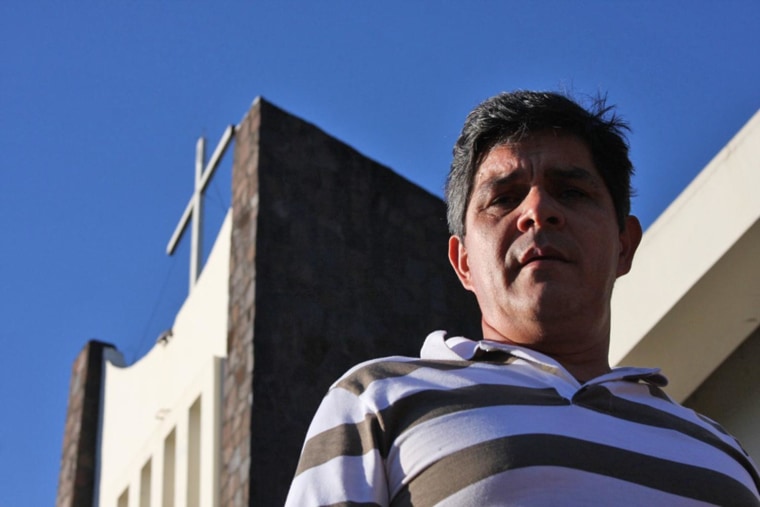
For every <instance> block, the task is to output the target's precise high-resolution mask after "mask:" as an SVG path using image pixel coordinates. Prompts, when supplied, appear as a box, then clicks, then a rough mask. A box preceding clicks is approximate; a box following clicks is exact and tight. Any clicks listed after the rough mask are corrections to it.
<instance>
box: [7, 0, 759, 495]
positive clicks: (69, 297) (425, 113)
mask: <svg viewBox="0 0 760 507" xmlns="http://www.w3.org/2000/svg"><path fill="white" fill-rule="evenodd" d="M759 25H760V2H757V1H745V2H742V1H734V0H727V1H721V2H718V1H713V2H704V1H690V2H684V1H682V2H661V1H654V0H652V1H645V2H644V1H642V2H634V1H617V2H611V1H607V0H600V1H576V2H568V1H565V0H558V1H542V2H526V1H519V2H518V1H496V0H489V1H472V0H470V1H464V0H462V1H458V2H454V1H432V0H430V1H417V2H409V1H385V2H355V1H324V2H306V1H303V2H291V1H256V2H252V1H250V2H245V3H242V2H233V1H227V2H215V3H212V2H210V1H205V2H204V1H200V0H193V1H183V2H179V1H163V2H149V1H129V2H127V1H109V2H92V1H90V2H86V1H80V2H49V3H43V2H35V1H32V2H20V1H15V2H14V1H10V0H9V1H5V2H2V4H0V146H1V147H2V150H0V160H1V161H2V169H0V171H1V172H0V231H2V236H1V237H2V240H1V241H2V262H0V283H1V285H0V287H2V288H1V289H0V303H1V306H0V308H2V314H0V316H1V317H2V318H1V319H0V345H1V346H2V354H1V355H0V401H1V402H2V405H0V406H1V407H2V417H0V506H1V507H6V506H8V507H11V506H21V505H24V506H46V505H52V504H53V502H54V498H55V492H56V487H57V481H58V470H59V463H60V456H61V443H62V436H63V429H64V419H65V414H66V403H67V395H68V387H69V376H70V372H71V365H72V362H73V360H74V358H75V357H76V355H77V353H78V352H79V350H80V349H81V348H82V347H83V345H84V344H85V343H86V342H87V340H88V339H91V338H97V339H100V340H103V341H107V342H111V343H113V344H115V345H116V346H117V347H118V348H119V350H121V351H122V352H123V353H124V355H125V357H126V359H127V360H128V361H129V362H134V361H135V360H136V359H138V358H139V357H141V356H142V355H144V354H145V353H146V352H147V351H148V350H149V348H150V347H151V345H152V344H153V343H154V342H155V339H156V337H157V336H158V335H159V334H160V332H161V331H163V330H164V329H167V328H169V327H171V325H172V321H173V316H174V313H175V312H176V311H177V309H178V308H179V306H180V304H181V302H182V301H183V299H184V297H185V295H186V292H187V270H188V253H187V252H188V250H189V248H188V246H187V242H186V241H185V242H183V247H182V248H180V250H179V252H178V253H177V254H176V255H175V256H174V257H167V256H166V254H165V252H164V249H165V247H166V243H167V242H168V240H169V238H170V236H171V234H172V232H173V230H174V227H175V225H176V223H177V221H178V220H179V217H180V215H181V213H182V211H183V209H184V207H185V205H186V204H187V201H188V199H189V197H190V194H191V191H192V186H193V164H194V157H195V141H196V139H197V137H198V136H200V135H206V136H207V137H208V138H209V145H210V148H209V151H211V149H213V147H214V146H215V145H216V142H217V140H218V139H219V137H220V136H221V134H222V132H223V130H224V128H225V127H226V125H228V124H234V123H238V122H239V121H240V120H241V119H242V117H243V115H244V114H245V113H246V111H247V110H248V108H249V106H250V104H251V102H252V101H253V99H254V98H255V97H256V96H258V95H262V96H264V97H265V98H267V99H268V100H270V101H271V102H273V103H275V104H276V105H278V106H280V107H282V108H284V109H286V110H287V111H290V112H291V113H293V114H295V115H297V116H299V117H301V118H303V119H305V120H307V121H309V122H312V123H314V124H316V125H317V126H319V127H321V128H322V129H323V130H325V131H327V132H328V133H330V134H332V135H334V136H336V137H338V138H339V139H341V140H343V141H344V142H346V143H348V144H349V145H351V146H353V147H355V148H356V149H358V150H359V151H361V152H362V153H364V154H365V155H367V156H369V157H371V158H373V159H375V160H377V161H379V162H380V163H382V164H384V165H387V166H389V167H391V168H393V169H394V170H396V171H397V172H399V173H401V174H402V175H404V176H405V177H406V178H408V179H409V180H411V181H413V182H415V183H417V184H419V185H421V186H423V187H424V188H426V189H428V190H429V191H431V192H433V193H436V194H438V195H441V189H442V185H443V180H444V177H445V173H446V171H447V168H448V164H449V157H450V152H451V146H452V144H453V142H454V140H455V138H456V136H457V134H458V131H459V128H460V127H461V123H462V120H463V119H464V116H465V115H466V114H467V112H468V111H469V110H470V109H471V108H472V107H473V106H474V105H476V104H477V103H478V102H480V101H481V100H483V99H485V98H486V97H488V96H490V95H492V94H494V93H497V92H499V91H503V90H511V89H516V88H540V89H550V90H560V91H567V92H570V93H572V94H573V95H575V96H576V97H579V98H581V99H582V98H583V97H585V96H589V95H594V94H596V93H598V92H602V93H607V94H608V97H609V100H610V102H612V103H614V104H617V105H618V107H619V111H620V112H621V114H622V115H623V116H624V117H626V118H627V119H628V120H629V122H630V123H631V126H632V128H633V133H632V134H631V136H630V141H631V146H632V158H633V161H634V164H635V165H636V167H637V176H636V178H635V180H634V184H635V186H636V187H637V188H638V197H637V198H636V199H635V201H634V205H633V207H634V212H635V213H637V214H638V215H639V216H640V217H641V219H642V222H643V223H644V225H645V226H647V225H649V224H651V223H652V221H653V220H654V219H655V218H656V217H657V216H658V215H659V214H660V213H661V212H662V211H663V210H664V209H665V207H666V206H667V205H668V204H669V203H670V202H671V201H672V200H673V199H674V198H675V197H676V196H677V195H678V193H679V192H680V191H681V190H683V188H684V187H685V186H686V185H687V184H688V183H689V182H690V181H691V180H692V179H693V178H694V176H695V175H696V174H697V173H698V172H699V171H700V170H701V169H702V168H703V167H704V166H705V165H706V164H707V163H708V162H709V161H710V159H711V158H712V157H713V156H714V155H715V154H716V153H717V152H718V151H719V150H720V149H721V147H722V146H723V145H724V144H725V143H726V142H727V141H728V140H729V139H730V138H731V137H732V136H733V135H734V134H735V133H736V132H737V131H738V130H739V129H740V128H741V127H742V125H743V124H744V123H745V122H746V121H747V120H748V119H749V118H750V117H751V116H752V115H753V114H754V113H755V112H756V111H757V110H758V108H759V107H760V59H759V58H758V48H760V29H758V26H759ZM228 172H229V170H228V169H227V174H225V171H224V170H222V171H221V172H220V174H219V175H218V177H217V178H216V179H215V181H214V183H213V184H212V185H211V187H210V188H209V190H208V198H207V204H206V205H207V209H208V210H209V215H210V219H209V224H210V225H209V227H211V228H212V229H211V230H210V231H209V233H208V236H209V237H211V238H212V237H213V236H214V235H215V232H216V231H215V230H213V226H214V221H215V220H217V219H214V218H213V217H211V216H212V215H214V213H215V214H216V216H218V217H221V216H222V214H223V212H224V210H226V208H227V207H228V206H229V202H230V199H229V174H228ZM441 255H445V252H444V251H443V250H442V251H441ZM634 269H635V264H634ZM419 338H420V340H421V339H422V337H419ZM650 366H652V365H650Z"/></svg>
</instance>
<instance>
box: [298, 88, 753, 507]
mask: <svg viewBox="0 0 760 507" xmlns="http://www.w3.org/2000/svg"><path fill="white" fill-rule="evenodd" d="M625 128H626V126H625V124H624V123H623V122H622V121H620V120H619V119H618V118H617V117H616V116H615V115H614V114H612V111H611V109H610V108H608V107H606V106H605V105H604V103H603V101H599V103H597V104H595V106H594V107H593V108H592V109H591V110H590V111H587V110H585V109H583V108H582V107H580V106H579V105H577V104H576V103H575V102H573V101H571V100H570V99H568V98H566V97H564V96H561V95H558V94H553V93H538V92H515V93H509V94H501V95H498V96H496V97H493V98H491V99H489V100H487V101H485V102H484V103H482V104H480V105H479V106H478V107H477V108H476V109H475V110H473V111H472V112H471V113H470V115H469V116H468V117H467V120H466V122H465V125H464V128H463V130H462V133H461V135H460V137H459V139H458V141H457V143H456V146H455V147H454V159H453V162H452V166H451V171H450V173H449V177H448V180H447V186H446V198H447V203H448V221H449V228H450V230H451V234H452V235H451V239H450V241H449V259H450V261H451V264H452V266H453V268H454V270H455V272H456V274H457V276H458V277H459V279H460V280H461V282H462V284H463V285H464V287H465V288H466V289H468V290H470V291H472V292H473V293H474V294H475V296H476V298H477V301H478V304H479V306H480V309H481V312H482V328H483V340H481V341H472V340H469V339H466V338H462V337H455V338H449V339H445V333H443V332H435V333H432V334H431V335H430V336H428V338H427V339H426V340H425V344H424V345H423V348H422V352H421V358H420V359H414V358H406V357H391V358H385V359H379V360H375V361H369V362H367V363H363V364H361V365H358V366H356V367H355V368H353V369H352V370H350V371H349V372H348V373H347V374H346V375H344V376H343V377H342V378H341V379H340V380H339V381H338V382H336V383H335V384H334V385H333V387H332V388H331V389H330V392H329V393H328V394H327V396H326V397H325V399H324V401H323V403H322V405H321V407H320V409H319V411H318V412H317V415H316V416H315V418H314V421H313V423H312V426H311V428H310V429H309V432H308V434H307V440H306V443H305V445H304V449H303V453H302V456H301V461H300V463H299V466H298V470H297V472H296V476H295V479H294V481H293V484H292V486H291V491H290V495H289V497H288V505H292V506H296V505H297V506H308V505H421V506H422V505H424V506H427V505H464V506H485V505H528V506H557V505H563V506H564V505H646V506H666V505H667V506H674V505H682V506H687V505H688V506H692V505H694V506H696V505H742V506H744V505H760V496H759V495H758V485H759V484H760V478H759V477H758V472H757V469H756V468H755V466H754V464H753V463H752V461H751V460H750V458H749V457H748V456H747V454H746V453H745V452H744V451H743V450H742V449H741V447H740V446H739V445H738V444H737V443H736V442H735V440H734V439H733V438H732V437H730V436H729V435H727V434H726V433H725V432H724V431H723V430H721V429H720V428H719V427H718V426H717V425H716V424H715V423H712V422H711V421H708V420H706V419H705V418H703V417H701V416H699V415H697V414H695V413H694V412H693V411H691V410H688V409H686V408H684V407H681V406H680V405H678V404H676V403H674V402H673V401H672V400H670V399H669V398H668V397H667V395H665V394H664V392H663V391H662V390H661V389H660V387H661V386H663V385H665V383H666V380H665V379H664V377H663V376H662V375H660V374H659V371H658V370H656V369H642V368H615V369H611V368H610V366H609V362H608V359H607V355H608V349H609V332H610V298H611V295H612V288H613V285H614V282H615V279H616V278H617V277H619V276H622V275H624V274H626V273H627V272H628V271H629V269H630V267H631V262H632V260H633V255H634V252H635V251H636V247H637V246H638V244H639V240H640V239H641V226H640V225H639V222H638V220H637V219H636V218H635V217H633V216H631V215H630V214H629V212H630V194H631V190H630V177H631V173H632V165H631V162H630V160H629V157H628V146H627V142H626V140H625V136H624V130H625Z"/></svg>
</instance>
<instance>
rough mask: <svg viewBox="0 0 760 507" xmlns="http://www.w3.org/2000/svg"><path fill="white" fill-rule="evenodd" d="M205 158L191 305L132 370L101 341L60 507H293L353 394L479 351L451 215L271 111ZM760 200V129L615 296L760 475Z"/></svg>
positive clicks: (736, 149) (84, 380) (72, 421)
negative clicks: (394, 366)
mask: <svg viewBox="0 0 760 507" xmlns="http://www.w3.org/2000/svg"><path fill="white" fill-rule="evenodd" d="M204 153H205V149H204V146H203V142H202V141H201V142H200V143H199V146H198V161H197V163H196V174H195V182H196V185H195V193H194V195H193V197H192V198H191V200H190V203H189V204H188V206H187V209H186V210H185V213H184V215H183V217H182V220H181V221H180V224H179V226H178V228H177V231H176V232H175V234H174V236H173V237H172V239H171V241H170V244H169V248H168V250H169V251H172V250H173V249H174V247H175V246H176V244H177V242H178V241H180V239H182V240H184V241H187V240H188V239H190V241H191V244H192V248H191V268H190V291H189V294H188V297H187V299H186V300H185V302H184V304H183V306H182V307H181V309H180V310H179V312H178V313H177V315H176V318H175V321H174V324H173V326H172V328H171V330H170V331H168V332H166V333H164V334H163V335H162V336H161V337H160V338H159V339H158V341H157V342H156V344H155V345H154V346H153V348H152V349H151V350H150V351H149V352H148V353H147V354H146V355H145V356H144V357H142V358H141V359H139V360H138V361H137V362H135V363H134V364H131V365H126V364H125V363H124V360H123V358H122V355H121V353H120V352H119V351H118V350H117V349H116V348H115V347H114V346H112V345H110V344H108V343H103V342H99V341H91V342H89V343H87V344H86V345H85V346H84V348H83V349H82V351H81V352H80V353H79V355H78V356H77V358H76V359H75V361H74V364H73V367H72V377H71V385H70V391H69V402H68V412H67V418H66V426H65V429H64V442H63V453H62V460H61V469H60V478H59V486H58V496H57V499H56V506H57V507H74V506H77V507H78V506H90V505H97V506H100V507H200V506H203V507H243V506H254V505H255V506H270V505H271V506H275V505H282V504H283V503H284V500H285V495H286V493H287V489H288V486H289V483H290V480H291V479H292V477H293V474H294V471H295V467H296V462H297V460H298V456H299V451H300V448H301V445H302V443H303V439H304V436H305V434H306V429H307V426H308V424H309V422H310V420H311V417H312V416H313V414H314V412H315V410H316V408H317V405H318V404H319V402H320V400H321V398H322V396H323V395H324V394H325V392H326V391H327V389H328V387H329V385H330V384H331V383H332V382H333V381H334V380H335V379H336V378H337V377H338V376H339V375H341V374H342V373H343V372H344V371H346V370H347V369H348V368H349V367H351V366H353V365H354V364H356V363H358V362H360V361H363V360H365V359H370V358H375V357H381V356H388V355H412V356H416V355H418V353H419V348H420V346H421V344H422V341H423V340H424V337H425V336H426V335H427V334H428V333H429V332H431V331H433V330H436V329H446V330H448V331H449V332H450V333H451V334H452V335H464V336H472V337H478V336H480V333H481V331H480V316H479V311H478V308H477V305H476V302H475V299H474V297H473V296H472V295H471V294H469V293H468V292H466V291H465V290H464V289H462V287H461V286H460V284H459V281H458V280H457V279H456V276H455V275H454V272H453V270H452V269H451V267H450V265H449V263H448V259H447V258H446V255H445V252H446V248H447V247H446V245H447V241H448V231H447V226H446V221H445V205H444V203H443V202H442V200H441V199H439V198H438V197H436V196H434V195H432V194H430V193H428V192H426V191H425V190H423V189H421V188H419V187H417V186H416V185H414V184H412V183H411V182H409V181H407V180H405V179H404V178H402V177H401V176H399V175H397V174H395V173H394V172H393V171H391V170H390V169H389V168H387V167H383V166H382V165H380V164H378V163H376V162H374V161H372V160H370V159H368V158H367V157H365V156H363V155H362V154H360V153H358V152H357V151H355V150H354V149H352V148H351V147H349V146H347V145H345V144H344V143H342V142H340V141H339V140H337V139H335V138H333V137H331V136H329V135H328V134H326V133H324V132H323V131H321V130H320V129H318V128H317V127H315V126H314V125H311V124H309V123H307V122H305V121H303V120H301V119H299V118H296V117H294V116H292V115H290V114H288V113H287V112H285V111H283V110H281V109H279V108H278V107H276V106H274V105H272V104H271V103H269V102H267V101H265V100H264V99H261V98H259V99H256V100H255V101H254V103H253V105H252V107H251V109H250V110H249V111H248V112H247V114H246V115H245V117H244V118H243V120H242V121H241V122H240V123H239V124H238V125H235V126H231V127H230V128H229V129H228V130H227V131H226V132H225V134H224V135H223V136H222V139H221V140H220V141H219V143H218V145H217V148H216V150H215V151H214V152H213V154H212V156H211V157H210V159H209V160H208V161H206V160H205V155H204ZM223 157H232V189H231V192H232V206H231V209H230V210H229V212H228V213H227V216H226V218H225V219H224V222H223V225H222V226H221V229H220V230H219V233H218V235H217V237H216V239H215V242H214V245H213V247H212V249H211V253H210V254H209V255H208V259H207V260H206V262H205V265H204V266H203V267H202V268H201V262H200V254H199V252H200V219H201V211H202V193H203V189H204V188H205V186H206V185H207V184H208V181H209V179H210V178H211V177H212V176H213V171H214V169H215V167H216V166H217V164H218V163H219V161H220V160H221V159H222V158H223ZM758 188H760V113H758V114H756V115H755V116H754V117H753V118H752V119H751V120H750V121H749V122H748V124H747V125H746V126H745V127H744V128H743V129H742V130H741V131H740V132H739V133H738V134H737V135H736V136H735V137H734V139H732V140H731V141H730V142H729V143H728V145H726V147H725V148H724V149H723V150H722V151H721V152H720V153H719V154H717V156H716V157H715V158H714V159H713V161H712V162H710V164H709V165H708V166H707V167H706V168H705V169H704V170H703V171H702V172H701V173H700V174H699V175H698V176H697V177H696V178H695V180H694V181H693V182H692V183H691V184H690V185H689V187H687V188H686V189H685V190H684V192H683V193H682V194H681V195H680V196H679V197H678V198H677V199H676V200H675V201H674V202H673V203H672V205H671V206H670V207H669V208H668V209H667V210H666V211H665V212H664V213H663V214H662V215H661V216H660V217H659V218H658V220H657V221H656V222H655V223H654V224H653V225H652V226H651V227H650V228H649V229H648V230H647V231H646V233H645V235H644V239H643V241H642V244H641V246H640V248H639V252H638V254H637V257H636V259H635V261H634V265H633V269H632V271H631V273H630V274H628V275H627V276H625V277H623V278H621V279H620V280H619V281H618V284H617V286H616V288H615V291H614V296H613V329H612V349H611V361H612V362H613V364H626V365H639V366H659V367H662V369H663V372H664V373H665V374H666V376H668V378H669V379H670V381H671V383H670V385H669V387H668V388H667V389H666V391H668V392H669V394H670V395H671V396H672V397H673V398H675V399H676V400H677V401H680V402H683V403H685V404H686V405H687V406H690V407H692V408H694V409H695V410H697V411H699V412H701V413H703V414H705V415H707V416H708V417H711V418H713V419H716V420H718V421H719V422H720V423H721V424H723V425H724V426H725V427H726V428H727V429H728V430H729V431H731V432H732V433H733V434H734V435H736V436H737V437H738V438H739V439H740V440H741V441H742V443H743V444H744V446H745V448H746V449H747V450H748V451H749V453H750V454H751V455H753V457H754V458H755V460H756V461H758V459H759V458H760V369H758V368H756V367H755V362H756V360H757V359H758V358H760V327H759V326H758V324H759V323H760V262H758V259H760V199H758V198H757V196H756V189H758ZM186 231H187V232H189V233H190V236H191V237H190V238H186V237H184V236H187V234H186V233H185V232H186ZM183 233H185V234H183Z"/></svg>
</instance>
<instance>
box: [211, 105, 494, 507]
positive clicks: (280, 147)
mask: <svg viewBox="0 0 760 507" xmlns="http://www.w3.org/2000/svg"><path fill="white" fill-rule="evenodd" d="M443 176H444V175H443V174H442V175H441V177H442V179H443ZM447 241H448V232H447V228H446V223H445V207H444V203H443V202H442V201H441V200H440V199H439V198H437V197H435V196H433V195H431V194H429V193H427V192H426V191H424V190H422V189H420V188H419V187H417V186H415V185H413V184H412V183H410V182H408V181H406V180H405V179H403V178H402V177H400V176H399V175H397V174H395V173H393V172H392V171H391V170H389V169H388V168H386V167H383V166H381V165H379V164H377V163H376V162H373V161H372V160H370V159H368V158H366V157H364V156H363V155H361V154H360V153H358V152H357V151H355V150H353V149H352V148H350V147H349V146H347V145H345V144H343V143H341V142H340V141H338V140H336V139H334V138H332V137H330V136H328V135H327V134H325V133H324V132H322V131H320V130H319V129H317V128H316V127H314V126H313V125H310V124H308V123H306V122H304V121H302V120H300V119H298V118H296V117H293V116H291V115H289V114H287V113H285V112H284V111H282V110H280V109H278V108H276V107H275V106H273V105H271V104H269V103H267V102H265V101H263V100H260V99H259V100H257V101H256V102H255V103H254V106H253V107H252V109H251V111H250V112H249V114H248V115H247V116H246V118H245V119H244V121H243V122H242V124H241V125H240V126H239V129H238V132H237V134H236V146H235V158H234V162H233V237H232V252H231V269H230V273H231V274H230V321H229V335H228V354H229V355H228V360H227V370H226V374H225V379H224V400H223V423H222V425H223V430H222V472H221V497H222V502H221V505H223V506H225V507H228V506H229V507H232V506H234V507H239V506H245V505H257V506H258V505H267V506H268V505H282V503H283V501H284V498H285V494H286V492H287V488H288V485H289V483H290V480H291V479H292V476H293V473H294V470H295V466H296V462H297V458H298V455H299V451H300V448H301V445H302V443H303V439H304V436H305V433H306V429H307V426H308V423H309V421H310V420H311V417H312V416H313V414H314V412H315V410H316V408H317V405H318V404H319V401H320V400H321V398H322V396H323V395H324V393H325V392H326V390H327V388H328V387H329V385H330V384H331V383H332V382H333V381H334V380H335V379H336V378H337V377H338V376H339V375H340V374H342V373H343V372H344V371H345V370H347V369H348V368H349V367H351V366H353V365H354V364H356V363H357V362H360V361H362V360H365V359H370V358H374V357H380V356H386V355H394V354H403V355H417V354H418V353H419V348H420V346H421V344H422V341H423V339H424V337H425V336H426V335H427V333H429V332H430V331H433V330H435V329H447V330H449V331H450V332H452V333H461V334H467V335H469V336H474V337H477V336H478V335H479V333H480V330H479V325H480V319H479V311H478V309H477V306H476V304H475V300H474V298H473V297H471V296H470V295H469V294H468V293H467V292H465V291H464V290H463V289H462V288H461V286H460V284H459V282H458V280H457V279H456V277H455V275H454V273H453V271H452V269H451V267H450V266H449V263H448V260H447V256H446V251H447Z"/></svg>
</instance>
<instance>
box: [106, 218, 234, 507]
mask: <svg viewBox="0 0 760 507" xmlns="http://www.w3.org/2000/svg"><path fill="white" fill-rule="evenodd" d="M230 231H231V215H230V214H228V215H227V217H226V218H225V221H224V224H223V225H222V228H221V230H220V232H219V235H218V236H217V240H216V243H215V244H214V247H213V249H212V251H211V253H210V255H209V258H208V261H207V262H206V266H205V268H204V270H203V273H202V274H201V276H200V278H199V279H198V282H197V284H196V285H195V287H194V288H193V290H192V293H191V294H190V295H189V296H188V298H187V300H186V301H185V303H184V305H183V306H182V308H181V309H180V311H179V312H178V314H177V317H176V319H175V321H174V325H173V327H172V330H173V333H172V336H171V337H170V338H169V339H168V340H166V341H162V342H159V343H157V344H156V345H154V346H153V348H152V349H151V350H150V352H148V354H146V355H145V356H144V357H143V358H141V359H140V360H139V361H138V362H137V363H135V364H133V365H131V366H129V367H120V366H118V365H115V364H113V363H111V362H109V363H107V364H106V368H105V382H104V385H105V392H104V394H103V403H104V408H103V418H102V422H103V423H102V439H101V448H100V453H101V460H100V463H101V464H102V465H101V468H100V470H99V481H98V482H99V492H98V495H97V498H98V500H99V502H98V505H100V506H101V507H111V506H113V507H116V506H117V505H118V506H121V505H124V507H145V506H147V505H151V506H153V507H156V506H163V505H166V506H169V505H173V506H176V507H185V506H192V505H198V506H204V507H205V506H211V507H213V506H214V505H217V503H218V496H219V494H218V466H219V456H218V455H219V434H220V430H219V412H220V409H219V399H220V391H221V376H222V368H223V358H224V357H225V356H226V346H227V342H226V336H227V313H228V308H227V301H228V292H227V281H228V279H229V248H230ZM167 449H169V450H171V451H172V452H169V453H168V454H167V453H165V450H167ZM167 478H170V480H169V484H167V483H166V479H167Z"/></svg>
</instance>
